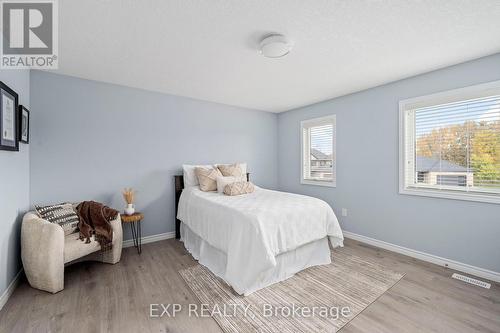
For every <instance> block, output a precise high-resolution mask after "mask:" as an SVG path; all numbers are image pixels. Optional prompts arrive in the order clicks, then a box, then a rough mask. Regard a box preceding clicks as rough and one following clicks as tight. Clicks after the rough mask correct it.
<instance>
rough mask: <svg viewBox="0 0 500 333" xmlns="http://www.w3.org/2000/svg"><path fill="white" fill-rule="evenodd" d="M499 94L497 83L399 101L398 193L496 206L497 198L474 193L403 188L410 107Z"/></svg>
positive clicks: (422, 187) (498, 200) (415, 187)
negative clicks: (406, 123)
mask: <svg viewBox="0 0 500 333" xmlns="http://www.w3.org/2000/svg"><path fill="white" fill-rule="evenodd" d="M498 93H500V80H499V81H493V82H488V83H483V84H478V85H474V86H470V87H465V88H459V89H454V90H449V91H444V92H439V93H436V94H431V95H426V96H419V97H415V98H409V99H405V100H401V101H400V102H399V193H400V194H405V195H416V196H424V197H434V198H445V199H454V200H466V201H477V202H485V203H496V204H500V195H487V194H481V193H474V192H462V191H458V190H448V191H444V190H433V189H432V188H430V187H429V186H425V185H422V186H416V185H415V186H412V187H407V186H406V185H405V161H406V157H405V153H406V152H405V142H404V138H405V137H406V135H405V112H406V111H407V110H408V109H411V108H414V109H415V108H421V107H425V106H431V105H436V104H444V103H453V102H457V101H460V100H466V99H472V98H481V97H486V96H489V95H491V94H498Z"/></svg>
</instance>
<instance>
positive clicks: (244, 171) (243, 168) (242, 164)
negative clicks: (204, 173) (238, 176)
mask: <svg viewBox="0 0 500 333" xmlns="http://www.w3.org/2000/svg"><path fill="white" fill-rule="evenodd" d="M232 164H238V165H239V166H240V168H241V171H242V172H243V175H245V180H247V179H246V176H247V164H246V163H219V164H216V165H215V167H217V166H218V165H232Z"/></svg>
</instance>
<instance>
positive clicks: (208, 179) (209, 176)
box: [194, 167, 222, 192]
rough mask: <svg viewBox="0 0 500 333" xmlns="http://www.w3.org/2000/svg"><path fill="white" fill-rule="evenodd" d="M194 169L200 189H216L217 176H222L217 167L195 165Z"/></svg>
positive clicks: (205, 190) (206, 190)
mask: <svg viewBox="0 0 500 333" xmlns="http://www.w3.org/2000/svg"><path fill="white" fill-rule="evenodd" d="M194 171H195V173H196V176H197V177H198V182H199V183H200V189H201V190H202V191H204V192H209V191H217V177H220V176H222V175H221V173H220V171H219V169H217V168H214V167H210V168H201V167H196V168H195V169H194Z"/></svg>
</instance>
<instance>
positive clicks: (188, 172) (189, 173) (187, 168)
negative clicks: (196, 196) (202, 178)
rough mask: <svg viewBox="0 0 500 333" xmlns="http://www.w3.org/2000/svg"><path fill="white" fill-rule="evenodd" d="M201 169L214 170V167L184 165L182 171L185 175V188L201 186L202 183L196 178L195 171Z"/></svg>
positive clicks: (209, 165)
mask: <svg viewBox="0 0 500 333" xmlns="http://www.w3.org/2000/svg"><path fill="white" fill-rule="evenodd" d="M197 167H200V168H213V167H214V166H213V165H211V164H208V165H189V164H183V165H182V170H183V173H184V187H191V186H198V185H200V182H199V181H198V177H197V176H196V173H195V172H194V169H195V168H197Z"/></svg>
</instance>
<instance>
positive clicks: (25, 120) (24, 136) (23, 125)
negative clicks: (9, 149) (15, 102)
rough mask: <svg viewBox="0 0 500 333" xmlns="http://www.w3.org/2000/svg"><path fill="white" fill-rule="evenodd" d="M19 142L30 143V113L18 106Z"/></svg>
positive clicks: (22, 106)
mask: <svg viewBox="0 0 500 333" xmlns="http://www.w3.org/2000/svg"><path fill="white" fill-rule="evenodd" d="M19 142H22V143H30V111H29V110H28V109H26V108H25V107H24V105H19Z"/></svg>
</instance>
